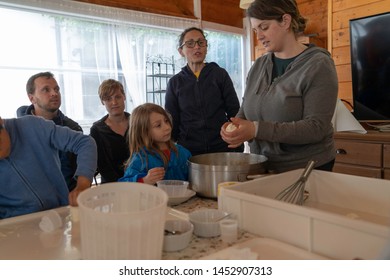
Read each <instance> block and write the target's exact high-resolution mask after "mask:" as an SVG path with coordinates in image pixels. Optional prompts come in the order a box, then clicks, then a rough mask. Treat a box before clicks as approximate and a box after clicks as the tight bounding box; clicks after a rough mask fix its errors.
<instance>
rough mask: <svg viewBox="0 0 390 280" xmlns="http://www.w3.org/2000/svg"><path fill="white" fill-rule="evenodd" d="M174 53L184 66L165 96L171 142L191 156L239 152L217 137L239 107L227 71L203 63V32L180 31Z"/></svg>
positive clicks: (168, 86)
mask: <svg viewBox="0 0 390 280" xmlns="http://www.w3.org/2000/svg"><path fill="white" fill-rule="evenodd" d="M178 51H179V53H180V55H182V56H183V57H184V58H186V60H187V65H186V66H184V67H183V68H182V69H181V71H180V72H179V73H178V74H176V75H175V76H173V77H172V78H171V79H170V80H169V82H168V85H167V92H166V96H165V109H166V110H167V111H168V112H169V113H170V114H171V116H172V120H173V131H172V137H173V139H174V140H175V141H177V143H178V144H180V145H182V146H184V147H186V148H187V149H188V150H190V151H191V154H192V155H193V156H195V155H198V154H205V153H214V152H242V151H243V146H242V145H239V146H238V147H235V148H229V147H228V144H227V143H226V142H225V141H223V140H222V138H221V135H220V133H219V131H220V128H221V126H222V125H223V124H224V123H225V122H227V121H228V120H229V119H230V118H231V117H234V116H235V115H236V114H237V112H238V110H239V108H240V103H239V101H238V97H237V94H236V91H235V89H234V86H233V82H232V80H231V78H230V77H229V74H228V73H227V71H226V70H225V69H223V68H221V67H219V66H218V64H216V63H215V62H205V58H206V54H207V40H206V38H205V34H204V32H203V30H201V29H199V28H196V27H191V28H188V29H186V30H184V31H183V33H182V34H181V35H180V37H179V47H178Z"/></svg>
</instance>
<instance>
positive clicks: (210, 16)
mask: <svg viewBox="0 0 390 280" xmlns="http://www.w3.org/2000/svg"><path fill="white" fill-rule="evenodd" d="M74 1H78V2H85V3H91V4H98V5H103V6H109V7H116V8H123V9H129V10H135V11H142V12H147V13H155V14H162V15H168V16H177V17H185V18H196V15H195V10H194V1H193V0H74ZM239 3H240V0H201V16H202V18H201V19H202V20H203V21H209V22H213V23H218V24H223V25H229V26H234V27H238V28H242V27H243V20H242V19H243V17H244V11H243V10H242V9H240V7H239Z"/></svg>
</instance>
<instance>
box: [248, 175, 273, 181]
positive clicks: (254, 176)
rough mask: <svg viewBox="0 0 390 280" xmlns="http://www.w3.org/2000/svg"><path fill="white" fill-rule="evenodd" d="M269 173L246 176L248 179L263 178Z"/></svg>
mask: <svg viewBox="0 0 390 280" xmlns="http://www.w3.org/2000/svg"><path fill="white" fill-rule="evenodd" d="M268 175H269V174H255V175H247V176H246V178H247V179H248V180H253V179H257V178H262V177H265V176H268Z"/></svg>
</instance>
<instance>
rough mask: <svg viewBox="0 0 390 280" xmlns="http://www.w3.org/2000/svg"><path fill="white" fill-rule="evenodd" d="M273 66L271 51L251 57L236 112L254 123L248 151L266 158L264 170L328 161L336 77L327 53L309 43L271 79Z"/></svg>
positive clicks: (330, 157)
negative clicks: (283, 70) (244, 86)
mask: <svg viewBox="0 0 390 280" xmlns="http://www.w3.org/2000/svg"><path fill="white" fill-rule="evenodd" d="M272 67H273V63H272V54H271V53H268V54H266V55H264V56H262V57H260V58H258V59H257V60H256V61H255V63H254V64H253V66H252V68H251V69H250V71H249V73H248V76H247V82H246V89H245V93H244V98H243V103H242V106H241V108H240V111H239V112H238V114H237V117H240V118H243V119H247V120H251V121H258V130H257V135H256V137H255V138H254V139H253V140H251V141H250V142H249V146H250V152H251V153H256V154H262V155H265V156H266V157H268V168H269V169H270V170H273V171H276V172H284V171H288V170H292V169H296V168H302V167H305V165H306V163H307V161H309V160H316V161H317V164H316V166H319V165H322V164H325V163H327V162H329V161H331V160H333V159H334V158H335V150H334V142H333V127H332V123H331V120H332V116H333V113H334V110H335V105H336V101H337V94H338V80H337V74H336V69H335V66H334V62H333V60H332V58H331V57H330V54H329V52H328V51H326V50H325V49H322V48H319V47H315V46H313V45H310V46H309V48H307V49H306V50H305V51H304V52H303V53H301V54H300V55H299V56H297V57H296V58H295V60H294V61H293V62H292V63H291V64H290V65H289V66H288V67H287V69H286V71H285V73H284V74H283V75H282V76H280V77H279V78H277V79H275V80H274V81H273V82H272Z"/></svg>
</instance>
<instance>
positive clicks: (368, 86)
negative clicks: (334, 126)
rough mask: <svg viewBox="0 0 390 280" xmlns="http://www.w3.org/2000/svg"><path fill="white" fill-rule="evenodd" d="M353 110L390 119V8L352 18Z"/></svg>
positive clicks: (363, 117) (357, 114)
mask: <svg viewBox="0 0 390 280" xmlns="http://www.w3.org/2000/svg"><path fill="white" fill-rule="evenodd" d="M349 27H350V39H351V42H350V44H351V69H352V90H353V92H352V93H353V104H354V108H353V114H354V116H355V118H356V119H357V120H359V121H366V122H375V121H380V122H384V121H390V12H388V13H384V14H379V15H373V16H369V17H364V18H357V19H352V20H350V21H349Z"/></svg>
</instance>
